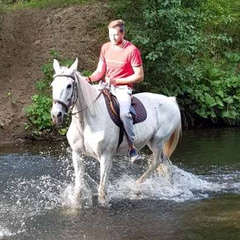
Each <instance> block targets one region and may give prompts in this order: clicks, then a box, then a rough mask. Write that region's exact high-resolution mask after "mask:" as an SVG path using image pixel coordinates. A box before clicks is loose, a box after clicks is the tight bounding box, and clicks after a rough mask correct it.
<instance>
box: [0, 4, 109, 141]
mask: <svg viewBox="0 0 240 240" xmlns="http://www.w3.org/2000/svg"><path fill="white" fill-rule="evenodd" d="M107 12H108V10H107V7H106V6H105V5H104V4H94V5H84V6H73V7H68V8H64V9H44V10H43V9H27V10H21V11H14V12H10V13H4V14H3V13H0V73H1V74H0V103H1V104H0V143H4V142H12V141H13V140H15V141H16V140H19V139H22V138H23V137H24V134H25V132H24V127H23V126H24V122H26V119H25V115H24V112H23V108H24V107H26V106H27V105H29V104H30V103H31V96H32V95H33V94H34V91H35V82H36V81H37V80H38V79H41V78H42V76H43V74H42V71H41V66H42V65H44V64H45V63H46V62H47V61H48V59H49V58H50V52H51V51H52V50H54V51H56V52H57V53H58V54H59V56H60V57H61V58H64V59H75V58H76V57H78V58H79V70H80V71H81V69H89V70H93V69H94V68H95V66H96V63H97V58H98V54H99V50H100V46H101V45H102V43H103V41H105V39H104V36H105V35H106V33H104V32H103V31H102V29H103V28H102V27H103V25H104V24H106V23H107V22H108V17H107V15H108V14H107ZM99 39H102V41H101V40H100V41H99Z"/></svg>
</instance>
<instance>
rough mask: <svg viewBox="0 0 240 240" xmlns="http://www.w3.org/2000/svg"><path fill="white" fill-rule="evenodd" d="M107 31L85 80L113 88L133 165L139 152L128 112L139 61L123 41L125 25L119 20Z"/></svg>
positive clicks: (141, 74)
mask: <svg viewBox="0 0 240 240" xmlns="http://www.w3.org/2000/svg"><path fill="white" fill-rule="evenodd" d="M108 31H109V39H110V42H107V43H105V44H104V45H103V46H102V48H101V53H100V58H99V62H98V66H97V69H96V70H95V71H94V72H93V73H92V75H91V76H89V77H86V80H87V81H88V82H95V81H99V80H101V79H105V82H107V83H109V84H111V85H113V86H114V87H113V88H112V93H113V94H114V95H115V96H116V97H117V99H118V101H119V104H120V118H121V120H122V122H123V125H124V128H125V132H126V136H127V139H128V142H129V157H130V160H131V161H132V162H134V161H135V160H137V159H138V158H139V152H138V150H137V149H136V148H135V147H134V136H135V135H134V131H133V119H132V116H131V114H130V112H129V111H130V106H131V94H132V88H133V84H135V83H139V82H142V81H143V78H144V71H143V66H142V59H141V54H140V52H139V50H138V49H137V47H136V46H134V45H133V44H132V43H131V42H129V41H127V40H125V39H124V35H125V23H124V22H123V21H122V20H115V21H112V22H110V24H109V25H108Z"/></svg>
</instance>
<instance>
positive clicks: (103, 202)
mask: <svg viewBox="0 0 240 240" xmlns="http://www.w3.org/2000/svg"><path fill="white" fill-rule="evenodd" d="M98 205H99V207H103V208H108V207H110V203H109V201H108V200H107V199H105V198H98Z"/></svg>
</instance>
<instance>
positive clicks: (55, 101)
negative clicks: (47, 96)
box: [53, 74, 77, 113]
mask: <svg viewBox="0 0 240 240" xmlns="http://www.w3.org/2000/svg"><path fill="white" fill-rule="evenodd" d="M56 77H69V78H71V79H72V80H73V91H72V96H71V99H73V98H74V97H75V96H74V93H75V89H76V79H75V76H72V75H66V74H63V75H55V76H54V77H53V79H55V78H56ZM76 101H77V97H76ZM76 101H75V102H76ZM53 102H54V103H59V104H60V105H62V106H63V107H64V108H65V110H66V113H67V112H68V110H69V107H70V106H71V105H72V106H73V105H74V104H75V102H73V104H71V102H69V104H68V105H67V104H66V103H64V102H62V101H60V100H58V99H53Z"/></svg>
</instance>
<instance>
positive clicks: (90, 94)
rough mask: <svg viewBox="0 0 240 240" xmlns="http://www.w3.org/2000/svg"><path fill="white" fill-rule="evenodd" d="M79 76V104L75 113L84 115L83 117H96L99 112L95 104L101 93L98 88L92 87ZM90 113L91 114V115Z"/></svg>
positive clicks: (77, 103) (75, 107)
mask: <svg viewBox="0 0 240 240" xmlns="http://www.w3.org/2000/svg"><path fill="white" fill-rule="evenodd" d="M76 75H77V81H78V82H77V92H78V93H77V102H76V104H75V106H74V109H75V111H77V112H79V113H82V114H81V115H82V117H84V116H85V117H86V116H88V115H90V116H94V115H96V111H97V106H96V105H97V104H95V102H96V99H97V97H98V94H99V93H100V92H99V91H98V90H97V89H96V88H94V87H93V86H92V85H90V84H89V83H88V82H86V81H85V79H84V78H83V77H82V76H81V75H80V74H79V73H76ZM89 113H90V114H89Z"/></svg>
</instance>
